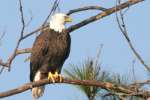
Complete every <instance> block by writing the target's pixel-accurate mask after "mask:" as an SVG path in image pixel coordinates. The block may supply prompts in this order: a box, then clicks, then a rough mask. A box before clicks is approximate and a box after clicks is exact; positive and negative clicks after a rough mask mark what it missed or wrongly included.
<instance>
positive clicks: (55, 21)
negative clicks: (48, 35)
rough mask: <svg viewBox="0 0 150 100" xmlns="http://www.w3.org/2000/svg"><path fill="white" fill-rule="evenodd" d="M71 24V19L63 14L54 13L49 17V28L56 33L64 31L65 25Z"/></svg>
mask: <svg viewBox="0 0 150 100" xmlns="http://www.w3.org/2000/svg"><path fill="white" fill-rule="evenodd" d="M67 22H72V18H71V17H69V16H68V15H66V14H63V13H56V14H54V15H53V16H52V17H51V20H50V23H49V26H50V29H53V30H54V31H57V32H62V30H63V29H65V23H67Z"/></svg>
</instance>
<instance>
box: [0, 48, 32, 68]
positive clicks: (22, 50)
mask: <svg viewBox="0 0 150 100" xmlns="http://www.w3.org/2000/svg"><path fill="white" fill-rule="evenodd" d="M31 51H32V48H25V49H20V50H17V51H16V53H15V56H17V55H20V54H24V53H31ZM13 59H14V55H11V56H10V57H9V59H8V62H7V63H4V62H3V61H2V60H0V65H2V66H4V67H9V64H8V63H9V61H10V60H13Z"/></svg>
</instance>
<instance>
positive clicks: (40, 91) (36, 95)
mask: <svg viewBox="0 0 150 100" xmlns="http://www.w3.org/2000/svg"><path fill="white" fill-rule="evenodd" d="M40 79H41V73H40V71H38V72H37V73H36V75H35V78H34V81H39V80H40ZM44 89H45V86H40V87H35V88H32V97H33V99H38V98H39V97H41V96H42V95H43V93H44Z"/></svg>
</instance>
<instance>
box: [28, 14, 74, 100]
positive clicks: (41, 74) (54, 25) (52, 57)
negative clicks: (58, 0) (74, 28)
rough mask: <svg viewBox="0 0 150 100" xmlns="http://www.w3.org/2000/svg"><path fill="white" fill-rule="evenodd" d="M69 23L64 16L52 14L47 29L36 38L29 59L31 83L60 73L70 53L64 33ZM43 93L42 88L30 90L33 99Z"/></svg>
mask: <svg viewBox="0 0 150 100" xmlns="http://www.w3.org/2000/svg"><path fill="white" fill-rule="evenodd" d="M71 21H72V19H71V18H70V17H69V16H67V15H66V14H63V13H57V14H54V15H53V16H52V17H51V20H50V22H49V28H48V29H45V30H42V31H41V33H40V35H39V36H38V37H37V38H36V40H35V42H34V44H33V47H32V53H31V59H30V60H31V62H30V81H31V82H34V81H38V80H42V79H45V78H49V77H50V78H52V79H53V75H56V74H57V73H60V71H61V69H62V66H63V64H64V62H65V60H66V59H67V58H68V56H69V53H70V44H71V38H70V35H69V33H68V32H67V31H65V23H67V22H71ZM49 75H50V76H49ZM43 93H44V86H40V87H35V88H32V96H33V98H35V99H37V98H39V97H40V96H42V95H43Z"/></svg>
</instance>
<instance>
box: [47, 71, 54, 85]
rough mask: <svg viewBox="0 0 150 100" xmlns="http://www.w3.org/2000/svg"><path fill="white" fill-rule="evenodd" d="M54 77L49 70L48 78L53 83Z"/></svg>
mask: <svg viewBox="0 0 150 100" xmlns="http://www.w3.org/2000/svg"><path fill="white" fill-rule="evenodd" d="M54 78H55V77H54V75H53V74H52V73H51V72H49V73H48V79H49V80H50V81H52V82H53V83H55V79H54Z"/></svg>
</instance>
